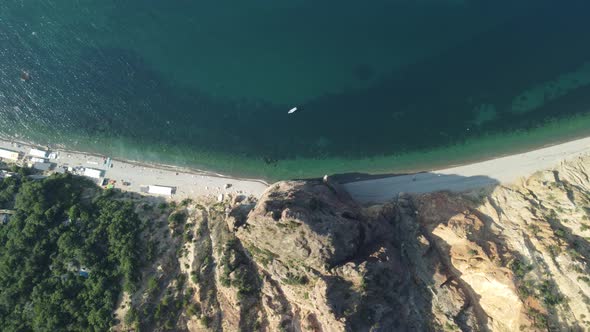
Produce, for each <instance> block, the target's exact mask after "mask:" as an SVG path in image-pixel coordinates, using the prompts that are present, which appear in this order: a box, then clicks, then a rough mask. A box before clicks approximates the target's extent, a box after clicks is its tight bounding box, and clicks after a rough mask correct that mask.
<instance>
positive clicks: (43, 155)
mask: <svg viewBox="0 0 590 332" xmlns="http://www.w3.org/2000/svg"><path fill="white" fill-rule="evenodd" d="M48 154H49V153H48V152H47V151H43V150H39V149H31V150H30V151H29V155H31V156H33V157H39V158H47V155H48Z"/></svg>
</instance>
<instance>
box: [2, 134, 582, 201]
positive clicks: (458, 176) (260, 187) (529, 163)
mask: <svg viewBox="0 0 590 332" xmlns="http://www.w3.org/2000/svg"><path fill="white" fill-rule="evenodd" d="M14 145H21V147H20V148H17V149H15V146H14ZM0 147H2V148H6V149H11V150H18V151H20V152H22V153H24V154H25V155H26V154H27V153H28V149H29V148H31V147H33V148H41V149H47V148H50V150H52V151H56V152H59V154H60V155H59V156H60V157H59V159H58V160H52V162H56V163H57V165H58V166H60V167H62V166H63V165H64V164H65V165H68V166H81V167H88V168H98V169H103V170H104V171H105V173H106V175H105V178H109V179H114V180H117V181H119V180H120V181H121V182H125V180H126V181H127V182H130V183H131V186H127V187H124V186H117V188H121V189H123V190H127V191H134V192H140V189H139V186H146V185H163V186H172V187H175V188H177V193H176V194H175V195H174V196H172V199H179V198H189V197H197V196H217V195H219V194H230V193H232V194H244V195H254V196H259V195H261V194H262V192H264V190H266V189H267V188H268V187H269V186H270V184H269V183H268V182H267V181H265V180H263V179H251V178H240V177H233V176H228V175H223V174H219V173H215V172H211V171H204V170H200V169H197V168H190V167H183V166H176V165H168V164H163V163H152V162H141V161H136V160H129V159H123V158H112V159H111V160H112V162H113V165H116V167H115V168H114V169H106V168H105V167H103V166H105V165H104V164H103V165H101V159H102V160H104V159H106V158H107V157H108V156H106V155H103V154H99V153H89V152H84V151H76V150H72V149H67V148H65V147H64V146H62V145H52V144H48V145H42V144H39V143H35V142H28V141H24V140H21V139H17V138H10V137H6V136H4V135H1V134H0ZM583 154H590V136H585V137H583V138H577V139H571V140H567V141H565V142H558V143H553V144H545V145H543V146H542V147H540V148H535V149H532V150H525V151H523V152H517V153H513V154H505V155H501V156H498V157H494V158H491V159H483V160H480V161H475V162H471V163H465V164H455V165H451V166H448V167H442V168H440V169H431V170H428V171H418V172H404V173H400V174H375V175H372V174H364V173H348V174H336V175H334V177H335V178H336V179H341V180H337V181H339V182H340V183H341V184H342V185H343V186H344V187H345V188H346V189H347V190H348V191H349V192H350V194H351V195H352V196H353V198H355V199H356V200H357V201H359V202H361V203H368V202H373V203H381V202H385V201H387V200H390V199H392V198H394V197H396V196H397V195H398V194H399V193H402V192H404V193H425V192H433V191H440V190H450V191H467V190H472V189H477V188H484V187H488V186H491V185H499V184H506V183H511V182H514V181H516V180H517V179H518V178H521V177H523V176H527V175H530V174H532V173H534V172H535V171H539V170H543V169H550V168H551V167H553V166H555V165H557V164H558V163H559V162H560V161H562V160H565V159H571V158H575V157H576V156H580V155H583ZM347 177H355V178H354V179H349V180H347ZM228 185H229V186H228Z"/></svg>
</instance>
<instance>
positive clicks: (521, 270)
mask: <svg viewBox="0 0 590 332" xmlns="http://www.w3.org/2000/svg"><path fill="white" fill-rule="evenodd" d="M510 269H511V270H512V272H514V276H516V277H517V278H518V279H522V278H524V276H525V275H526V274H527V273H528V272H529V271H531V270H532V269H533V266H532V265H526V264H525V263H523V262H522V261H520V260H519V259H515V260H514V261H512V263H511V264H510Z"/></svg>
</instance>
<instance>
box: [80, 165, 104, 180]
mask: <svg viewBox="0 0 590 332" xmlns="http://www.w3.org/2000/svg"><path fill="white" fill-rule="evenodd" d="M84 176H87V177H90V178H95V179H99V178H101V177H102V170H100V169H94V168H85V169H84Z"/></svg>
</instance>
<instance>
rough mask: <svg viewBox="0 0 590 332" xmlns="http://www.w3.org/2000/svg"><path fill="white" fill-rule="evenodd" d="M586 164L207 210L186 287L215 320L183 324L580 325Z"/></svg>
mask: <svg viewBox="0 0 590 332" xmlns="http://www.w3.org/2000/svg"><path fill="white" fill-rule="evenodd" d="M588 165H590V158H580V159H577V160H574V161H571V162H568V163H563V164H561V165H559V166H558V167H556V168H555V169H553V170H548V171H545V172H539V173H537V174H535V175H534V176H531V177H530V178H528V179H527V180H526V181H522V182H521V183H519V184H515V185H512V186H498V187H496V188H490V189H488V190H486V191H477V192H471V193H463V194H452V193H445V192H438V193H430V194H424V195H401V196H399V197H397V198H396V199H394V200H392V201H391V202H390V203H387V204H383V205H377V206H369V207H365V206H359V205H358V204H356V203H355V202H353V201H352V200H351V199H350V197H349V196H348V195H347V194H346V193H345V192H343V191H342V190H341V189H340V187H339V186H338V185H335V184H332V183H330V181H289V182H280V183H277V184H275V185H274V186H272V187H271V188H269V190H268V191H267V192H266V193H265V194H264V195H263V196H262V197H261V198H260V199H259V200H258V201H257V202H256V200H255V199H242V200H232V201H228V202H225V203H223V204H222V203H215V204H213V205H211V206H209V207H208V208H206V209H204V210H202V214H203V217H202V218H201V219H202V220H201V222H199V223H197V224H196V227H195V236H196V240H197V241H196V242H195V243H196V249H195V252H197V253H198V255H197V256H196V257H195V260H196V261H198V262H200V263H199V264H197V265H195V266H199V269H200V271H201V273H200V276H201V277H199V279H198V280H196V281H194V282H196V283H198V284H199V287H198V297H199V301H200V302H199V304H200V306H201V307H202V308H203V312H206V313H207V317H210V318H211V324H210V325H209V328H204V327H203V326H207V325H206V324H204V323H203V321H202V320H201V325H199V326H201V327H202V328H196V327H195V328H193V327H194V326H196V324H197V323H195V325H194V326H193V327H189V329H190V330H195V331H200V330H216V327H222V328H223V329H224V330H244V331H251V330H253V331H355V332H356V331H520V330H523V331H546V330H555V331H562V330H573V331H578V330H579V331H581V330H584V329H586V328H588V327H589V326H590V286H589V285H590V276H589V275H590V268H589V267H588V266H589V265H588V264H589V259H590V241H589V240H588V239H590V173H589V172H588V171H587V169H588V167H589V166H588ZM209 253H210V254H209ZM209 258H210V259H211V260H209ZM191 280H192V279H191ZM191 282H192V281H191ZM201 319H202V318H201ZM193 320H195V319H193Z"/></svg>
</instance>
